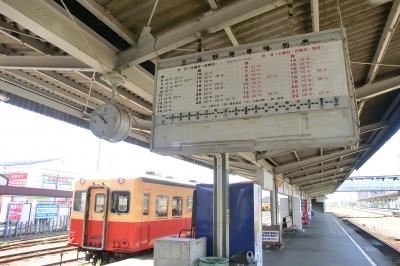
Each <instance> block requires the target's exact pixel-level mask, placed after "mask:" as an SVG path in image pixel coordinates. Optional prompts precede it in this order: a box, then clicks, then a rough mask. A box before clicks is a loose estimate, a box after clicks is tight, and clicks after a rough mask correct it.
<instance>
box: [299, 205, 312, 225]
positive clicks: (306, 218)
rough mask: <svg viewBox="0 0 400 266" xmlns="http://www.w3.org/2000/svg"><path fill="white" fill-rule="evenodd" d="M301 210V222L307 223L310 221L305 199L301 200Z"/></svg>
mask: <svg viewBox="0 0 400 266" xmlns="http://www.w3.org/2000/svg"><path fill="white" fill-rule="evenodd" d="M301 211H302V218H301V219H302V222H303V224H308V223H309V222H310V219H309V212H308V202H307V200H305V199H302V200H301Z"/></svg>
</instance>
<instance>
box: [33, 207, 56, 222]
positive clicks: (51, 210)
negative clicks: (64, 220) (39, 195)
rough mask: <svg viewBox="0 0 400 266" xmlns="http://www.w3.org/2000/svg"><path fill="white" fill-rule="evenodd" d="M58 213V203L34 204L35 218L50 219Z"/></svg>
mask: <svg viewBox="0 0 400 266" xmlns="http://www.w3.org/2000/svg"><path fill="white" fill-rule="evenodd" d="M57 215H58V204H51V203H49V204H47V203H40V204H37V205H36V213H35V219H52V218H55V217H57Z"/></svg>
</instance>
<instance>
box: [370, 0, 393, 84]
mask: <svg viewBox="0 0 400 266" xmlns="http://www.w3.org/2000/svg"><path fill="white" fill-rule="evenodd" d="M399 17H400V0H394V1H393V4H392V8H391V10H390V13H389V16H388V18H387V20H386V24H385V28H384V29H383V33H382V35H381V39H380V40H379V44H378V48H377V49H376V52H375V55H374V59H373V60H372V65H371V67H370V69H369V72H368V76H367V83H371V82H373V81H374V80H375V78H376V75H377V74H378V70H379V64H381V63H382V60H383V58H384V56H385V53H386V51H387V48H388V47H389V44H390V40H391V39H392V37H393V35H394V33H395V31H396V28H397V26H398V24H399Z"/></svg>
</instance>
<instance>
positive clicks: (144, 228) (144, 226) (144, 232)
mask: <svg viewBox="0 0 400 266" xmlns="http://www.w3.org/2000/svg"><path fill="white" fill-rule="evenodd" d="M149 216H150V192H148V191H146V192H144V193H143V214H142V223H141V225H140V243H141V244H142V245H145V244H148V243H149V242H150V218H149Z"/></svg>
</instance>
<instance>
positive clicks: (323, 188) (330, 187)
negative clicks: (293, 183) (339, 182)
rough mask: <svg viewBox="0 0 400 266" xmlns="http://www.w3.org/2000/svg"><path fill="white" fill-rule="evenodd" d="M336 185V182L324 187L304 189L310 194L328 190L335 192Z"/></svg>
mask: <svg viewBox="0 0 400 266" xmlns="http://www.w3.org/2000/svg"><path fill="white" fill-rule="evenodd" d="M335 187H336V184H334V185H329V186H326V187H322V188H313V189H305V190H304V191H305V192H306V193H309V194H313V193H322V192H327V191H332V192H333V191H334V190H335Z"/></svg>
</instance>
